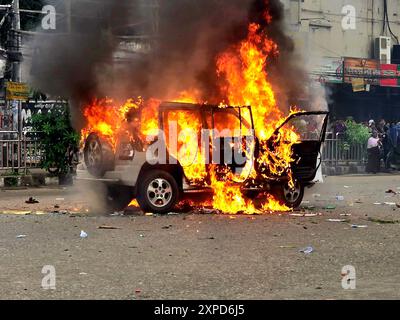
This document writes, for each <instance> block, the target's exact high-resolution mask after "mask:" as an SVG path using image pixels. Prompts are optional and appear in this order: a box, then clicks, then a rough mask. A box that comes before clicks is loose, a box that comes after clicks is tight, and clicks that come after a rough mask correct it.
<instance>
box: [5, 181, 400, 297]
mask: <svg viewBox="0 0 400 320" xmlns="http://www.w3.org/2000/svg"><path fill="white" fill-rule="evenodd" d="M389 189H392V190H393V191H395V192H397V191H399V192H400V180H399V178H398V176H394V175H388V176H385V175H382V176H350V177H330V178H327V179H326V181H325V183H324V184H323V185H317V186H315V187H314V188H312V189H311V190H308V191H307V196H306V199H305V203H304V207H307V209H305V210H303V211H301V212H300V211H299V212H294V214H295V215H299V214H300V213H306V214H307V215H311V216H307V217H300V216H293V215H289V214H283V215H278V214H270V215H263V216H235V217H232V216H225V215H223V216H221V215H210V214H179V215H168V216H143V215H137V214H131V215H125V216H110V213H107V214H104V215H93V214H90V213H85V210H86V208H88V205H87V199H88V193H87V190H85V187H84V186H77V187H74V188H72V189H62V188H55V189H32V190H18V191H2V192H0V208H1V209H0V211H3V214H1V215H0V256H1V259H0V283H1V285H0V298H1V299H20V298H23V299H38V298H44V299H55V298H62V299H106V298H107V299H108V298H111V299H294V298H299V299H353V298H360V299H368V298H378V299H383V298H389V299H391V298H400V274H399V272H398V270H399V269H400V247H399V243H400V233H399V231H400V229H399V228H400V224H399V223H400V209H398V208H397V206H396V205H394V204H395V203H400V196H397V195H394V194H387V193H385V192H386V191H387V190H389ZM92 193H93V192H92ZM31 196H32V197H34V198H35V199H37V200H38V201H39V203H38V204H26V203H25V200H27V199H28V198H29V197H31ZM337 196H339V198H337ZM340 196H343V197H344V200H343V201H341V200H337V199H342V198H341V197H340ZM374 203H381V204H374ZM385 203H386V204H385ZM327 206H330V207H331V208H332V209H330V210H328V209H324V208H326V207H327ZM333 207H335V208H334V209H333ZM51 211H58V213H49V212H51ZM29 212H31V214H29ZM315 214H317V215H316V216H314V215H315ZM328 219H344V220H346V221H345V222H330V221H328ZM353 224H357V225H362V226H367V228H358V229H355V228H352V227H351V225H353ZM99 226H111V227H116V228H119V229H98V227H99ZM81 230H84V231H85V232H86V233H87V234H88V238H86V239H82V238H80V232H81ZM19 235H25V236H26V237H22V238H17V236H19ZM308 246H312V247H313V248H314V251H313V252H312V253H311V254H308V255H306V254H304V253H301V252H299V251H300V250H301V249H303V248H305V247H308ZM45 265H53V266H54V267H55V269H56V290H44V289H42V287H41V282H42V278H43V276H44V275H43V274H42V273H41V271H42V268H43V266H45ZM345 265H352V266H354V267H355V269H356V280H357V283H356V284H357V288H356V290H344V289H343V288H342V286H341V279H342V277H341V270H342V267H343V266H345Z"/></svg>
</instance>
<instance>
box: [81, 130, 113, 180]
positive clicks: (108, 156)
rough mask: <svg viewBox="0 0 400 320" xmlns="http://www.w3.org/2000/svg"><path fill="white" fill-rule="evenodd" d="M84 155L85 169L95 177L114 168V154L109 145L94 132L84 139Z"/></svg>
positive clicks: (101, 175)
mask: <svg viewBox="0 0 400 320" xmlns="http://www.w3.org/2000/svg"><path fill="white" fill-rule="evenodd" d="M84 156H85V164H86V167H87V170H88V171H89V173H90V174H91V175H93V176H95V177H98V178H101V177H103V176H104V174H105V173H106V172H107V171H111V170H113V169H114V161H115V155H114V152H113V149H112V147H111V145H110V144H109V143H108V142H106V141H105V140H104V139H101V138H100V137H99V136H98V135H97V134H95V133H92V134H90V135H89V137H88V138H87V139H86V144H85V149H84Z"/></svg>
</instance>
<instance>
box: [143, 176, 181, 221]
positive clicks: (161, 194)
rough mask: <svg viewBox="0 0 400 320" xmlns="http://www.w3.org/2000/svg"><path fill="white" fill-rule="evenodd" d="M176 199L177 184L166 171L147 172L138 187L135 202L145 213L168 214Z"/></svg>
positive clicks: (177, 195)
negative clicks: (136, 201)
mask: <svg viewBox="0 0 400 320" xmlns="http://www.w3.org/2000/svg"><path fill="white" fill-rule="evenodd" d="M178 198H179V188H178V184H177V182H176V181H175V179H174V177H173V176H172V175H171V174H169V173H168V172H166V171H162V170H154V171H151V172H148V173H147V174H145V176H144V177H143V179H142V182H141V183H140V184H139V186H138V197H137V200H138V202H139V205H140V207H141V208H142V210H144V211H145V212H153V213H156V214H165V213H168V212H170V211H171V210H172V209H173V208H174V207H175V205H176V203H177V201H178Z"/></svg>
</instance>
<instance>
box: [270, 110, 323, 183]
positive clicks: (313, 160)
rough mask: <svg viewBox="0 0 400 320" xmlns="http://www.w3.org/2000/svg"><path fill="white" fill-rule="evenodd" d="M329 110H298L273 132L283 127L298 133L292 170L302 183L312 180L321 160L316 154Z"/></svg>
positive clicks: (320, 143)
mask: <svg viewBox="0 0 400 320" xmlns="http://www.w3.org/2000/svg"><path fill="white" fill-rule="evenodd" d="M328 115H329V112H322V111H320V112H299V113H294V114H292V115H291V116H289V117H288V119H287V120H286V122H284V123H283V124H282V125H281V126H280V127H279V128H278V129H277V130H276V131H275V132H276V133H279V132H280V131H281V130H282V129H283V128H285V127H286V128H290V129H293V130H294V131H295V132H296V133H297V134H298V135H299V142H298V143H296V144H295V145H294V146H293V157H294V159H295V161H294V162H293V163H292V171H293V175H294V178H295V179H297V180H298V181H300V182H302V183H309V182H311V181H313V180H314V178H315V175H316V173H317V170H318V168H319V167H320V165H321V160H319V161H318V155H319V153H320V150H321V146H322V143H323V142H324V141H325V135H326V128H327V124H328Z"/></svg>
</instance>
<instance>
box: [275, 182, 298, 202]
mask: <svg viewBox="0 0 400 320" xmlns="http://www.w3.org/2000/svg"><path fill="white" fill-rule="evenodd" d="M274 189H275V192H274V194H275V195H276V196H277V197H278V200H280V201H282V202H283V204H284V205H286V206H287V207H289V208H297V207H299V206H300V205H301V202H302V201H303V198H304V185H302V184H301V183H300V182H299V181H297V180H296V181H294V187H293V188H291V187H290V186H289V183H285V184H282V185H278V186H276V187H275V188H274Z"/></svg>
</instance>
